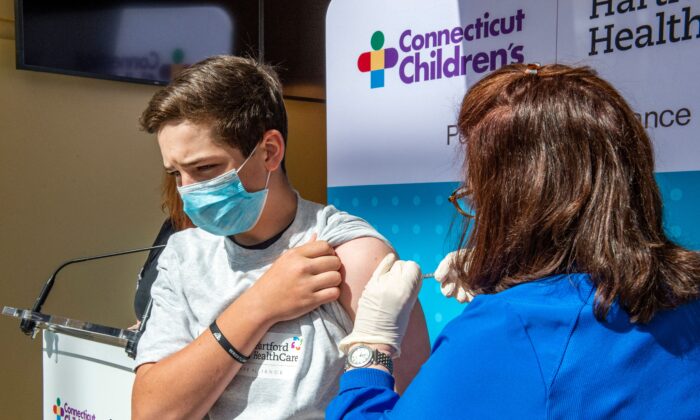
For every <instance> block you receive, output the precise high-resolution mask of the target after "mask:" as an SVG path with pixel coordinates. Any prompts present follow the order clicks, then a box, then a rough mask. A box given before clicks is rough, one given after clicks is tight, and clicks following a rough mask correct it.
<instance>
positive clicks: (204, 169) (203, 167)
mask: <svg viewBox="0 0 700 420" xmlns="http://www.w3.org/2000/svg"><path fill="white" fill-rule="evenodd" d="M215 167H216V165H202V166H198V167H197V170H198V171H208V170H210V169H214V168H215Z"/></svg>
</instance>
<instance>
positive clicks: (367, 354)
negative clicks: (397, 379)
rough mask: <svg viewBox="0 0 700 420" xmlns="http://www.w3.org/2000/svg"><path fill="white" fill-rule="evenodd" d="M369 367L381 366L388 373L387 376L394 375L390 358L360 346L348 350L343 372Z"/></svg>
mask: <svg viewBox="0 0 700 420" xmlns="http://www.w3.org/2000/svg"><path fill="white" fill-rule="evenodd" d="M370 365H382V366H384V367H385V368H387V370H388V371H389V374H391V375H393V374H394V361H393V360H391V356H389V355H388V354H386V353H384V352H381V351H379V350H377V349H373V348H371V347H369V346H366V345H364V344H361V345H359V346H355V347H353V348H351V349H350V351H349V352H348V358H347V360H346V361H345V370H348V369H349V368H351V367H352V368H362V367H367V366H370Z"/></svg>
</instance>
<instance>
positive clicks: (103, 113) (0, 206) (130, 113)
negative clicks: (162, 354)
mask: <svg viewBox="0 0 700 420" xmlns="http://www.w3.org/2000/svg"><path fill="white" fill-rule="evenodd" d="M12 4H13V2H12V1H11V0H0V306H4V305H9V306H15V307H21V308H27V307H30V306H31V305H32V303H33V301H34V299H35V297H36V295H37V293H38V292H39V290H40V288H41V285H42V284H43V282H44V281H45V280H46V278H48V276H49V275H50V273H51V271H52V269H53V268H55V267H56V265H57V264H58V263H59V262H60V261H61V260H64V259H68V258H72V257H76V256H82V255H90V254H96V253H101V252H107V251H110V250H118V249H126V248H130V247H138V246H142V245H146V244H150V242H151V241H152V240H153V238H154V236H155V234H156V232H157V231H158V228H159V226H160V223H161V222H162V219H163V217H164V216H163V214H162V213H161V212H160V209H159V198H158V185H159V181H160V175H161V168H160V165H161V162H160V160H159V153H158V150H157V146H156V143H155V141H154V140H153V139H152V138H151V137H150V136H148V135H145V134H143V133H141V132H139V131H138V128H137V122H136V121H137V117H138V115H139V114H140V112H141V110H142V108H143V107H144V104H145V103H146V102H147V100H148V99H149V98H150V96H151V95H152V94H153V92H155V90H156V88H154V87H150V86H145V85H136V84H128V83H119V82H110V81H103V80H96V79H87V78H79V77H70V76H62V75H56V74H49V73H37V72H30V71H19V70H15V47H14V40H12V39H11V38H12V37H13V31H12V25H13V6H12ZM287 108H288V111H289V120H290V138H289V143H290V148H291V149H290V150H289V152H288V170H289V173H290V178H291V179H292V183H293V184H294V185H295V186H296V187H297V188H298V189H299V191H300V192H301V193H302V195H304V196H306V197H308V198H311V199H314V200H315V201H321V202H323V201H325V197H326V192H325V188H326V186H325V171H326V167H325V162H326V150H325V106H324V105H322V104H315V103H305V102H297V101H290V102H289V103H288V104H287ZM143 258H144V256H143V255H138V256H135V257H124V258H122V259H116V260H115V259H112V260H111V261H109V262H101V263H89V264H84V265H83V266H82V267H74V268H68V269H66V270H65V271H64V272H63V274H62V275H60V276H59V277H58V281H57V285H56V287H55V289H54V292H53V293H52V295H51V297H50V298H49V301H48V302H47V304H46V305H45V307H44V311H45V312H47V313H53V314H59V315H64V316H69V317H76V318H80V319H87V320H90V321H94V322H98V323H105V324H108V325H115V326H117V325H121V326H127V325H130V324H131V323H132V322H133V312H132V298H133V289H134V282H135V277H136V272H137V271H138V269H139V266H140V264H141V262H142V261H143ZM0 337H2V343H3V345H2V346H0V372H2V375H1V376H2V379H3V380H2V381H0V407H2V414H1V415H0V417H2V418H13V419H14V418H17V419H25V418H26V419H36V418H40V417H41V416H42V410H45V409H47V408H46V407H43V408H42V407H41V341H40V340H39V339H37V340H35V341H32V340H30V339H29V338H27V337H25V336H24V335H22V334H21V332H20V331H19V328H18V326H17V323H16V322H14V321H12V320H10V319H8V318H4V317H3V318H1V319H0ZM48 409H50V408H48Z"/></svg>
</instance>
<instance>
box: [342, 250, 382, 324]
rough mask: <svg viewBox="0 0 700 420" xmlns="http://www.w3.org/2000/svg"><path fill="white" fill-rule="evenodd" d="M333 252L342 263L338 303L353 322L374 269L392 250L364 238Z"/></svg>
mask: <svg viewBox="0 0 700 420" xmlns="http://www.w3.org/2000/svg"><path fill="white" fill-rule="evenodd" d="M335 252H336V255H338V258H340V262H341V263H342V267H341V269H340V274H341V276H342V277H343V282H342V284H341V285H340V298H339V299H338V301H339V302H340V304H341V305H342V306H343V308H344V309H345V311H346V312H347V313H348V315H350V319H352V320H353V321H354V320H355V311H356V310H357V301H358V300H359V299H360V296H361V295H362V291H363V290H364V288H365V285H366V284H367V282H368V281H369V278H370V277H371V276H372V273H373V272H374V269H375V268H377V265H379V262H380V261H381V260H382V258H384V256H385V255H386V254H389V253H391V252H394V250H393V249H391V247H390V246H389V245H387V244H386V243H385V242H384V241H382V240H380V239H377V238H372V237H365V238H357V239H353V240H351V241H348V242H345V243H344V244H342V245H339V246H338V247H336V248H335Z"/></svg>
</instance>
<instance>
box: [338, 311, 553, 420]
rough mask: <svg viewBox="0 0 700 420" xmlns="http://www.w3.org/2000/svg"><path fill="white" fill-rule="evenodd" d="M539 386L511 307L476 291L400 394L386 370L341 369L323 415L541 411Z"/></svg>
mask: <svg viewBox="0 0 700 420" xmlns="http://www.w3.org/2000/svg"><path fill="white" fill-rule="evenodd" d="M545 388H546V387H545V384H544V379H543V376H542V371H541V369H540V365H539V362H538V360H537V357H536V355H535V351H534V350H533V345H532V343H531V341H530V338H529V337H528V334H527V331H526V330H525V328H524V327H523V324H522V322H521V321H520V318H519V316H518V315H517V313H515V312H514V311H513V310H512V308H510V307H509V305H508V303H507V302H503V301H499V300H493V299H488V298H477V299H475V300H474V301H473V302H472V303H471V304H470V305H469V306H468V307H467V309H466V310H465V311H464V313H463V314H462V315H460V316H459V317H458V318H456V319H455V320H454V321H452V322H451V323H450V324H448V325H447V326H446V327H445V329H444V330H443V332H442V333H441V334H440V336H439V337H438V339H437V340H436V342H435V347H434V349H433V354H432V355H431V357H430V358H429V359H428V361H427V362H426V363H425V364H424V365H423V367H422V368H421V370H420V372H419V373H418V375H417V376H416V377H415V378H414V380H413V382H412V383H411V385H410V386H409V387H408V389H407V390H406V392H405V393H404V394H403V396H401V398H399V396H398V395H397V394H396V393H395V392H394V391H393V378H391V377H390V376H389V375H388V374H386V373H385V372H382V371H378V370H375V369H358V370H354V371H350V372H347V373H345V374H344V375H343V376H342V378H341V383H340V393H339V395H338V397H337V398H336V399H335V400H334V401H332V402H331V404H330V405H329V407H328V409H327V412H326V415H327V418H329V419H339V418H347V419H354V418H357V419H359V418H362V419H395V418H396V419H398V418H401V419H405V418H463V417H474V418H523V413H529V414H531V413H542V416H544V413H545V412H546V410H545V405H546V391H545ZM526 417H527V416H526Z"/></svg>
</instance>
